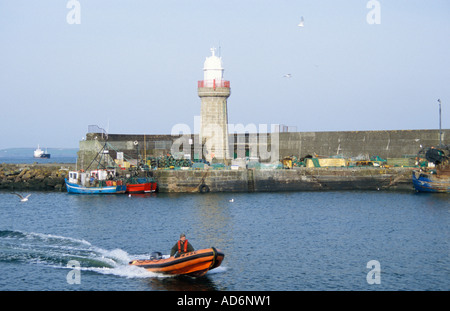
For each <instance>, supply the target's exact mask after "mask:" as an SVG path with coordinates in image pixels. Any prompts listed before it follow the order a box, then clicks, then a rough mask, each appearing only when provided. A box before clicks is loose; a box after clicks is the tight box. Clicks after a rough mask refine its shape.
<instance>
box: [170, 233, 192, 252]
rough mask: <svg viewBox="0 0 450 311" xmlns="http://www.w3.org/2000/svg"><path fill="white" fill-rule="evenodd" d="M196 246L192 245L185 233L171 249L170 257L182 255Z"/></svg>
mask: <svg viewBox="0 0 450 311" xmlns="http://www.w3.org/2000/svg"><path fill="white" fill-rule="evenodd" d="M193 251H194V248H193V247H192V245H191V243H189V241H188V240H187V239H186V236H185V235H184V234H181V236H180V239H179V240H178V242H177V243H175V245H174V246H173V247H172V250H171V251H170V257H172V256H173V255H175V253H176V254H177V255H176V256H175V257H178V256H180V255H181V254H184V253H189V252H193Z"/></svg>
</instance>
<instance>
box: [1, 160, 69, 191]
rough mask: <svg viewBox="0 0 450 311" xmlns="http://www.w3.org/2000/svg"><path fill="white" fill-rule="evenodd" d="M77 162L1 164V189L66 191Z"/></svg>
mask: <svg viewBox="0 0 450 311" xmlns="http://www.w3.org/2000/svg"><path fill="white" fill-rule="evenodd" d="M74 166H75V164H57V163H55V164H53V163H52V164H5V163H3V164H0V190H2V189H3V190H10V191H25V190H36V191H65V190H66V188H65V183H64V178H65V177H66V176H67V174H68V172H69V170H72V169H74Z"/></svg>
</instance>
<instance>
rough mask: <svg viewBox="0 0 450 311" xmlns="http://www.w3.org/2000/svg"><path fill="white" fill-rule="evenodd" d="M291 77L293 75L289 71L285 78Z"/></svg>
mask: <svg viewBox="0 0 450 311" xmlns="http://www.w3.org/2000/svg"><path fill="white" fill-rule="evenodd" d="M290 77H292V75H291V74H290V73H287V74H285V75H284V76H283V78H290Z"/></svg>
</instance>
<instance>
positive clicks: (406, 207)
mask: <svg viewBox="0 0 450 311" xmlns="http://www.w3.org/2000/svg"><path fill="white" fill-rule="evenodd" d="M449 220H450V196H449V195H448V194H421V193H414V192H412V191H411V192H381V191H378V192H359V191H344V192H277V193H207V194H164V193H156V194H151V195H134V196H131V197H129V196H128V195H71V194H67V193H49V192H31V196H30V198H29V201H28V202H20V200H19V199H18V197H17V196H15V195H12V194H11V193H9V192H0V291H5V290H6V291H9V290H19V291H22V290H27V291H28V290H32V291H42V290H52V291H53V290H58V291H59V290H64V291H66V290H68V291H72V290H73V291H78V290H98V291H107V290H114V291H115V290H124V291H130V290H133V291H134V290H139V291H174V290H219V291H285V290H290V291H301V290H308V291H309V290H320V291H322V290H324V291H329V290H368V291H376V290H393V291H403V290H438V291H448V290H450V269H449V265H448V261H449V250H450V248H449V240H450V236H449ZM180 233H185V234H186V236H187V238H188V240H189V242H190V243H191V244H192V245H193V246H194V248H196V249H201V248H208V247H211V246H213V247H216V248H219V249H221V250H222V251H223V252H224V253H225V259H224V260H223V262H222V265H221V266H220V267H219V268H217V269H215V270H212V271H210V272H209V273H207V274H206V276H205V277H202V278H197V279H194V278H189V277H168V276H164V275H160V274H156V273H151V272H148V271H146V270H144V269H142V268H139V267H134V266H130V265H129V264H128V262H129V261H130V260H133V259H145V258H148V257H149V256H150V253H152V252H153V251H160V252H162V253H163V254H168V253H169V252H170V249H171V247H172V246H173V245H174V244H175V242H176V241H177V239H178V237H179V235H180Z"/></svg>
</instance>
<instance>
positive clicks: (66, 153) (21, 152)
mask: <svg viewBox="0 0 450 311" xmlns="http://www.w3.org/2000/svg"><path fill="white" fill-rule="evenodd" d="M35 149H36V148H6V149H0V158H29V157H33V152H34V150H35ZM42 150H44V151H46V152H48V153H50V154H51V156H52V157H76V156H77V152H78V148H42Z"/></svg>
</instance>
